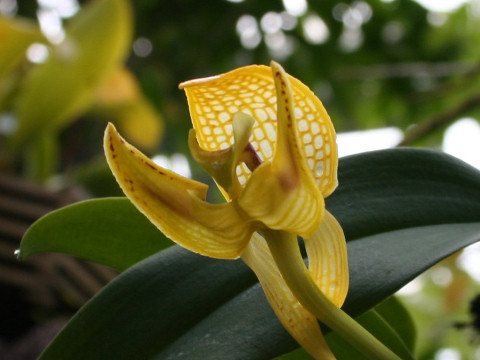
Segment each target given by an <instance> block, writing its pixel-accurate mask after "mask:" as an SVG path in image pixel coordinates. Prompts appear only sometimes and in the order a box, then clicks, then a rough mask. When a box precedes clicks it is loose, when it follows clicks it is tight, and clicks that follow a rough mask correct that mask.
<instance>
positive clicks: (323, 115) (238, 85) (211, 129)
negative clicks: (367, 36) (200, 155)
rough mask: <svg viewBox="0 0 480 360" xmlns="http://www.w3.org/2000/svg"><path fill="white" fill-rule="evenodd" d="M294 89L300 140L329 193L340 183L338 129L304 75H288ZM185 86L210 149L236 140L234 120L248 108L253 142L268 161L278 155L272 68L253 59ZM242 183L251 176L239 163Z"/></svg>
mask: <svg viewBox="0 0 480 360" xmlns="http://www.w3.org/2000/svg"><path fill="white" fill-rule="evenodd" d="M288 78H289V80H290V83H291V88H292V90H293V101H294V107H293V111H294V122H295V124H296V127H297V129H298V131H299V141H300V143H301V148H302V151H303V152H304V156H305V158H306V159H307V160H306V162H307V166H308V168H309V169H310V171H311V172H312V174H313V175H314V178H315V182H316V183H317V185H318V186H319V187H320V190H321V192H322V194H323V196H324V197H326V196H328V195H329V194H331V193H332V192H333V190H334V189H335V187H336V186H337V146H336V143H335V129H334V128H333V125H332V122H331V120H330V117H329V116H328V114H327V112H326V110H325V108H324V107H323V105H322V103H321V101H320V100H319V99H318V98H317V97H316V96H315V94H313V92H312V91H311V90H310V89H309V88H308V87H307V86H306V85H304V84H303V83H302V82H301V81H299V80H297V79H295V78H294V77H292V76H290V75H288ZM180 88H183V89H184V90H185V93H186V95H187V99H188V105H189V109H190V116H191V118H192V123H193V127H194V129H195V131H196V132H197V137H198V142H199V144H200V146H201V147H202V148H204V149H205V150H218V149H222V147H228V146H230V145H232V143H233V138H232V137H233V135H232V120H233V116H234V115H235V114H236V113H237V112H240V111H242V112H245V113H247V114H249V115H251V116H253V118H254V119H255V120H256V121H255V124H254V126H253V130H252V135H253V136H252V137H251V138H250V142H251V143H252V146H253V148H254V149H255V150H256V151H257V153H258V154H259V156H260V158H261V160H262V161H266V160H269V159H271V158H272V157H273V153H274V149H275V142H276V139H277V99H276V93H275V85H274V81H273V77H272V70H271V68H270V67H268V66H264V65H250V66H245V67H241V68H238V69H235V70H233V71H230V72H228V73H225V74H222V75H218V76H213V77H209V78H204V79H197V80H191V81H187V82H184V83H182V84H180ZM239 169H240V170H241V171H240V173H239V180H240V183H242V184H245V183H246V180H247V179H248V177H249V176H250V171H249V170H248V168H247V167H246V166H241V167H239Z"/></svg>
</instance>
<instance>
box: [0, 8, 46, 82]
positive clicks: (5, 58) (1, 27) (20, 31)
mask: <svg viewBox="0 0 480 360" xmlns="http://www.w3.org/2000/svg"><path fill="white" fill-rule="evenodd" d="M44 41H45V38H44V37H43V35H42V33H41V32H40V27H38V25H37V24H36V23H35V22H33V21H30V20H27V19H21V18H7V17H3V16H0V80H1V79H2V77H3V76H4V75H5V73H7V72H8V71H9V70H10V69H11V68H12V67H13V66H15V65H17V64H18V63H19V62H20V61H21V60H22V59H25V55H26V54H25V53H26V51H27V48H28V47H29V46H30V45H31V44H32V43H34V42H44Z"/></svg>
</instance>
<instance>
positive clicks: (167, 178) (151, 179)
mask: <svg viewBox="0 0 480 360" xmlns="http://www.w3.org/2000/svg"><path fill="white" fill-rule="evenodd" d="M105 153H106V156H107V161H108V164H109V166H110V168H111V170H112V172H113V174H114V175H115V178H116V179H117V182H118V183H119V185H120V187H121V188H122V190H123V192H124V193H125V194H126V195H127V197H128V198H129V199H130V201H132V203H133V204H134V205H135V206H136V207H137V208H138V209H139V210H140V211H141V212H142V213H143V214H144V215H145V216H146V217H147V218H148V219H149V220H150V221H151V222H152V223H153V224H154V225H156V226H157V227H158V228H159V229H160V230H161V231H162V232H163V233H164V234H165V235H166V236H168V237H169V238H170V239H172V240H173V241H174V242H176V243H177V244H179V245H181V246H183V247H185V248H187V249H189V250H191V251H194V252H197V253H199V254H202V255H206V256H210V257H214V258H223V259H233V258H237V257H239V256H240V254H241V253H242V252H243V250H244V248H245V247H246V246H247V244H248V241H249V240H250V237H251V234H252V230H251V226H250V224H249V223H246V222H245V221H244V220H243V219H242V218H241V217H240V216H239V214H238V213H237V211H236V209H235V207H234V206H233V205H232V203H225V204H209V203H207V202H205V201H204V199H205V196H206V192H207V189H208V187H207V186H206V185H204V184H202V183H199V182H196V181H193V180H190V179H187V178H184V177H182V176H179V175H177V174H175V173H174V172H171V171H169V170H167V169H163V168H161V167H159V166H158V165H156V164H155V163H154V162H153V161H151V160H150V159H148V158H147V157H146V156H145V155H143V154H142V153H141V152H139V151H138V150H137V149H135V148H134V147H133V146H131V145H130V144H128V143H126V142H125V140H124V139H123V138H121V137H120V135H119V134H118V132H117V131H116V129H115V127H114V126H113V125H112V124H109V125H108V127H107V130H106V132H105Z"/></svg>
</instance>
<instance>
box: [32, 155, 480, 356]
mask: <svg viewBox="0 0 480 360" xmlns="http://www.w3.org/2000/svg"><path fill="white" fill-rule="evenodd" d="M339 183H340V186H339V188H338V189H337V190H336V192H335V193H334V194H335V195H333V196H332V197H330V198H329V201H328V203H327V207H328V208H329V209H330V211H332V213H333V214H334V215H335V216H336V217H337V219H339V220H340V223H341V224H342V227H343V228H344V230H345V233H346V235H347V238H348V240H349V243H348V251H349V264H350V272H351V274H350V275H351V276H350V278H351V287H350V290H349V295H348V298H347V302H346V304H345V306H344V308H345V310H346V311H347V312H348V313H350V314H351V315H352V316H357V315H360V314H361V313H363V312H365V311H367V310H368V309H370V308H372V307H374V306H376V305H377V304H378V303H380V302H381V301H382V300H384V299H386V298H388V297H389V296H391V295H392V294H393V293H394V292H395V291H397V290H398V289H399V288H400V287H402V286H403V285H404V284H406V283H407V282H408V281H410V280H411V279H413V278H414V277H415V276H417V275H418V274H420V273H422V272H423V271H424V270H426V269H427V268H428V267H430V266H431V265H433V264H434V263H436V262H438V261H439V260H441V259H442V258H444V257H446V256H448V255H449V254H451V253H453V252H455V251H457V250H459V249H461V248H462V247H464V246H466V245H468V244H471V243H473V242H475V241H478V240H479V239H480V173H479V172H478V171H477V170H475V169H473V168H471V167H469V166H467V165H466V164H464V163H462V162H459V161H458V160H456V159H454V158H452V157H449V156H447V155H444V154H441V153H437V152H433V151H424V150H415V149H395V150H388V151H378V152H372V153H365V154H360V155H355V156H351V157H348V158H344V159H341V160H340V171H339ZM82 221H84V220H82ZM58 226H60V227H62V226H63V225H62V224H59V225H58ZM53 231H56V230H54V229H52V228H50V229H49V234H51V233H52V232H53ZM38 241H40V242H42V241H45V240H44V238H42V237H40V238H38ZM382 314H383V315H384V316H387V312H386V311H383V312H382ZM125 324H128V326H126V325H125ZM394 328H395V329H397V331H398V332H400V333H401V328H400V327H398V326H394ZM112 329H114V330H112ZM404 339H405V337H404ZM405 343H408V341H407V340H405ZM297 346H298V345H296V343H295V342H294V340H293V339H292V338H291V337H290V336H289V335H288V334H287V333H286V332H285V330H284V329H283V328H282V326H281V325H280V324H279V322H278V320H277V319H276V317H275V315H274V314H273V312H272V310H271V309H270V307H269V306H268V304H267V302H266V301H265V298H264V295H263V292H262V290H261V288H260V286H259V285H258V284H257V283H256V280H255V278H254V276H253V274H252V273H251V272H250V271H249V269H248V268H247V267H246V266H245V265H244V264H243V263H242V262H240V261H221V260H213V259H209V258H205V257H202V256H198V255H196V254H192V253H190V252H188V251H186V250H183V249H181V248H179V247H177V246H173V247H170V248H168V249H166V250H164V251H162V252H160V253H157V254H155V255H153V256H151V257H149V258H147V259H145V260H143V261H142V262H140V263H138V264H136V265H134V266H133V267H131V268H130V269H128V270H127V271H125V272H124V273H123V274H122V275H120V276H119V277H118V278H117V279H115V280H114V281H113V282H111V283H110V284H109V285H107V286H106V287H105V289H104V290H103V291H102V292H100V293H99V294H98V295H97V296H96V297H95V298H94V299H92V301H90V302H89V303H88V304H87V305H86V306H85V307H83V308H82V309H81V310H80V311H79V312H78V313H77V315H75V317H74V318H73V319H72V320H71V321H70V323H69V324H68V325H67V327H66V328H65V329H64V330H63V331H62V332H61V333H60V334H59V335H58V336H57V338H56V339H55V340H54V342H53V343H52V344H51V345H50V346H49V347H48V348H47V349H46V351H45V352H44V354H43V356H42V359H59V358H66V357H67V358H70V359H85V358H88V359H104V358H116V359H131V358H142V359H143V358H151V357H154V356H156V358H158V359H169V358H174V357H176V356H180V355H181V356H182V358H183V359H200V358H201V359H225V358H229V359H249V360H255V359H269V358H273V357H275V356H279V355H281V354H284V353H287V352H289V351H291V350H293V349H295V348H296V347H297Z"/></svg>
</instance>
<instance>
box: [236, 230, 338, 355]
mask: <svg viewBox="0 0 480 360" xmlns="http://www.w3.org/2000/svg"><path fill="white" fill-rule="evenodd" d="M242 260H243V261H245V263H246V264H247V265H248V266H249V267H250V268H251V269H252V270H253V271H254V272H255V274H256V275H257V277H258V279H259V281H260V283H261V284H262V288H263V291H264V292H265V295H266V297H267V299H268V302H269V303H270V306H271V307H272V309H273V310H274V312H275V314H276V315H277V317H278V319H279V320H280V322H281V323H282V325H283V326H284V327H285V329H286V330H287V331H288V332H289V333H290V335H292V337H293V338H294V339H295V340H296V341H297V342H298V343H299V345H301V346H302V347H303V348H304V349H305V350H306V351H308V352H309V353H310V355H312V356H313V357H314V358H315V359H318V360H329V359H335V357H334V356H333V354H332V353H331V351H330V349H329V348H328V345H327V344H326V342H325V339H324V338H323V335H322V332H321V330H320V327H319V325H318V322H317V319H316V318H315V316H313V315H312V314H310V313H309V312H308V311H307V310H306V309H305V308H304V307H303V306H302V305H301V304H300V303H299V302H298V300H297V299H296V298H295V296H294V295H293V294H292V292H291V291H290V289H289V287H288V286H287V284H286V283H285V281H284V280H283V278H282V276H281V274H280V271H279V270H278V268H277V266H276V264H275V261H274V260H273V257H272V255H271V253H270V250H269V249H268V246H267V244H266V242H265V241H264V239H263V238H262V237H261V236H260V235H258V234H254V235H253V237H252V239H251V241H250V244H249V245H248V246H247V248H246V249H245V252H244V253H243V255H242Z"/></svg>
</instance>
